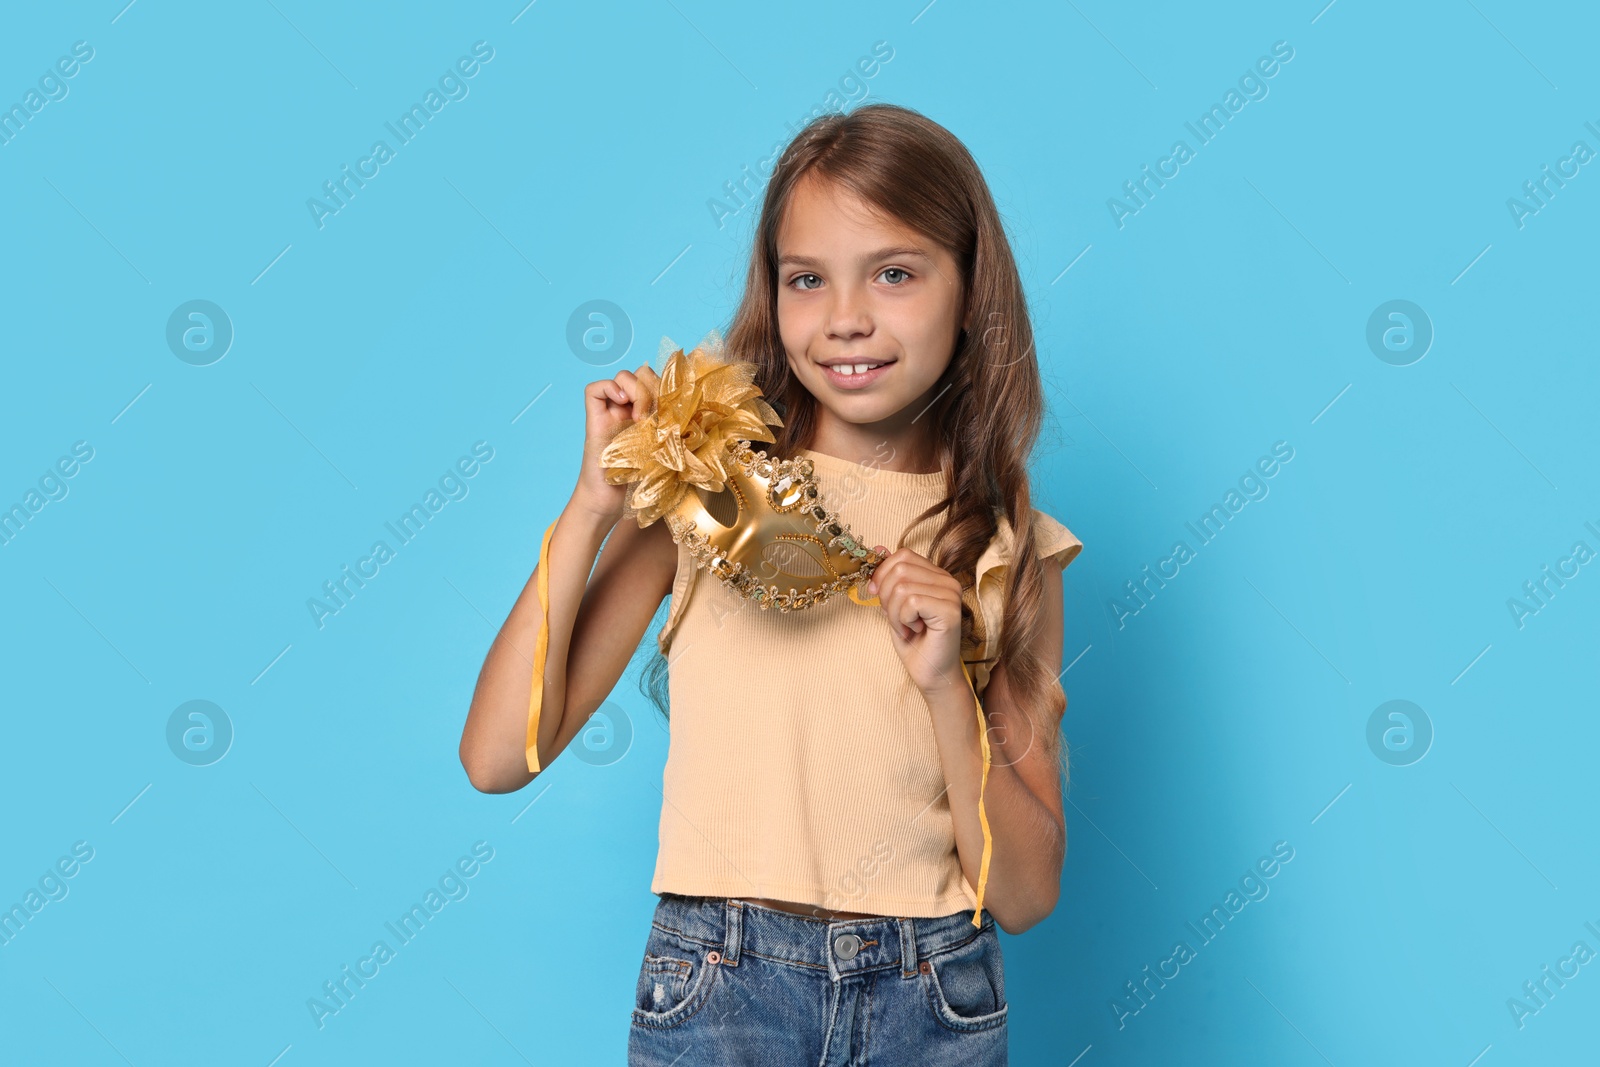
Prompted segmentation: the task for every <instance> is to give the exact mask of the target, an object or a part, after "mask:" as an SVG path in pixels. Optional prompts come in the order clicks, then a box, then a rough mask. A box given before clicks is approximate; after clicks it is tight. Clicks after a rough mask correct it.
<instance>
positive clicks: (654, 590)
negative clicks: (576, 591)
mask: <svg viewBox="0 0 1600 1067" xmlns="http://www.w3.org/2000/svg"><path fill="white" fill-rule="evenodd" d="M677 569H678V546H677V543H676V542H675V541H673V539H672V531H671V530H669V529H668V528H667V524H666V523H665V522H663V521H657V522H653V523H651V524H650V525H649V526H646V527H645V528H644V529H642V530H641V529H640V528H639V524H638V523H637V522H636V521H635V520H634V519H633V518H632V517H631V516H627V515H624V516H623V517H622V518H621V519H620V520H618V522H617V525H616V526H615V527H613V528H612V531H611V535H610V536H609V537H608V538H606V543H605V545H604V546H602V547H601V549H600V556H599V558H598V559H597V560H596V561H595V565H594V571H593V572H592V573H591V574H590V576H589V584H588V586H587V587H586V589H585V590H584V594H583V601H582V603H581V604H580V605H579V607H578V617H577V619H576V620H575V621H574V623H573V628H572V641H571V643H570V645H569V646H568V649H567V669H566V680H567V684H566V698H565V705H566V706H565V709H564V711H563V714H562V722H561V729H560V731H559V732H558V733H557V734H556V738H555V752H556V753H559V752H560V751H561V750H562V749H564V748H565V747H566V744H567V742H568V741H570V740H571V739H572V738H573V737H575V736H577V733H578V731H579V730H581V729H583V725H584V723H585V722H586V721H587V720H588V718H589V716H590V715H592V714H594V712H595V710H596V709H598V708H599V707H600V705H601V704H603V703H605V701H606V698H607V697H608V696H610V695H611V691H612V689H614V688H615V687H616V684H617V681H618V680H619V679H620V678H621V677H622V672H623V671H624V670H626V669H627V667H628V663H629V661H630V660H632V658H633V655H634V653H635V652H636V651H637V650H638V647H639V642H640V640H641V639H642V638H643V637H644V634H645V631H646V630H647V629H649V627H650V620H651V619H652V618H654V617H655V614H656V611H657V609H658V608H660V606H661V601H662V600H664V599H665V598H666V597H667V595H668V594H670V593H671V592H672V583H673V578H674V576H675V575H676V574H677ZM554 758H555V756H554V754H552V755H551V759H554Z"/></svg>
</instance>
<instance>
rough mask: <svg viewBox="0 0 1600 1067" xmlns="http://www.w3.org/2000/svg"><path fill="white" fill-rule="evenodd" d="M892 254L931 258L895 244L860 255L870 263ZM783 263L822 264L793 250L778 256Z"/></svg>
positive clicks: (921, 252)
mask: <svg viewBox="0 0 1600 1067" xmlns="http://www.w3.org/2000/svg"><path fill="white" fill-rule="evenodd" d="M894 256H921V257H922V258H923V259H932V258H933V257H932V256H930V255H928V253H927V252H926V251H924V250H923V249H921V248H917V247H915V246H913V245H895V246H893V247H891V248H879V249H876V250H874V251H871V252H868V253H867V254H866V255H864V256H862V257H861V262H863V263H871V262H874V261H876V260H880V259H890V258H892V257H894ZM785 264H793V265H794V266H797V267H820V266H822V260H820V259H814V258H812V257H811V256H801V255H796V254H795V253H793V252H788V253H785V254H784V255H782V256H780V257H779V258H778V266H780V267H781V266H784V265H785Z"/></svg>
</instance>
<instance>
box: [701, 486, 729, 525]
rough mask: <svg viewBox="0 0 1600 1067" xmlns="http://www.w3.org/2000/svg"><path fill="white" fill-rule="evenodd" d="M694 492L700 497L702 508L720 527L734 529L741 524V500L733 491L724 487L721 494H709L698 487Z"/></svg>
mask: <svg viewBox="0 0 1600 1067" xmlns="http://www.w3.org/2000/svg"><path fill="white" fill-rule="evenodd" d="M694 491H695V493H697V494H698V495H699V497H700V506H701V507H703V508H705V509H706V514H708V515H710V516H711V518H712V519H713V520H715V521H716V522H717V524H718V525H720V526H723V527H726V528H728V529H732V528H733V527H735V526H737V525H738V524H739V498H738V497H737V496H735V495H734V492H733V490H732V489H730V488H728V487H727V486H724V487H723V489H722V492H720V493H708V492H707V491H706V490H704V489H702V488H700V487H699V486H698V485H697V486H695V487H694Z"/></svg>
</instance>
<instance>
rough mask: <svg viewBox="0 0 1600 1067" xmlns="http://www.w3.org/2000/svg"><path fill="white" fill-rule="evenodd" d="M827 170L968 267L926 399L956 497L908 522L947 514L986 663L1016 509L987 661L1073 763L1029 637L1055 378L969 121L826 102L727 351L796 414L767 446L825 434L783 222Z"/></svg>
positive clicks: (1057, 755) (794, 148)
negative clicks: (981, 629) (793, 332)
mask: <svg viewBox="0 0 1600 1067" xmlns="http://www.w3.org/2000/svg"><path fill="white" fill-rule="evenodd" d="M813 173H814V174H815V175H816V176H818V177H819V178H823V179H826V180H828V181H831V182H835V183H838V184H839V185H840V186H841V187H843V188H845V189H848V190H849V191H851V192H852V193H854V194H855V195H856V196H858V197H860V198H861V199H862V200H864V201H865V202H866V203H868V204H870V205H872V206H874V207H876V208H877V209H878V210H880V211H882V212H884V213H885V214H887V215H888V216H890V217H892V218H894V219H896V220H898V221H899V222H900V223H901V224H903V225H905V226H907V227H909V228H910V229H912V230H914V231H916V232H917V233H919V234H923V235H925V236H926V237H928V238H929V239H930V240H933V241H936V242H938V243H939V244H940V245H942V246H943V247H944V248H946V249H947V250H949V252H950V253H951V254H952V255H953V256H954V258H955V260H956V262H957V264H959V266H960V269H961V281H962V287H961V291H962V294H963V299H964V301H965V303H964V306H963V308H962V321H966V322H970V323H971V324H972V328H971V329H970V330H966V329H964V330H962V332H961V335H960V337H959V338H958V339H957V341H956V347H955V352H954V354H953V356H952V357H951V360H950V365H949V366H948V367H947V368H946V369H945V372H944V375H943V376H942V377H941V378H940V379H939V382H938V389H937V394H936V399H935V400H934V402H933V404H932V405H931V406H930V407H929V409H928V410H927V411H926V412H925V414H926V415H928V416H929V417H930V419H931V420H932V424H933V426H934V427H935V434H936V437H937V440H938V450H939V462H940V466H941V467H942V468H943V470H944V474H945V484H946V485H947V486H948V487H949V495H948V496H947V497H946V498H945V500H943V501H942V502H940V503H939V504H936V505H934V506H933V507H931V508H929V509H928V510H927V511H925V512H924V513H923V514H922V515H920V516H918V518H917V519H916V520H915V521H914V522H913V523H912V524H911V526H908V528H907V530H908V531H909V530H910V528H911V527H913V526H915V525H917V524H918V523H920V522H922V521H924V520H925V519H928V518H931V517H933V516H936V515H938V514H940V513H943V514H944V515H945V522H944V525H943V526H942V527H941V528H940V529H939V530H938V532H937V534H936V535H935V537H934V539H933V543H932V547H931V548H930V550H929V551H930V553H931V554H930V557H929V558H930V559H931V560H932V562H933V563H934V564H936V565H937V566H939V567H941V568H943V569H944V570H946V571H948V572H950V574H952V575H954V576H955V577H956V578H957V579H958V580H959V581H960V582H961V583H962V586H963V589H964V590H965V594H964V596H963V604H962V611H961V632H962V647H963V656H964V658H966V659H967V662H968V663H973V662H977V660H976V659H975V658H973V657H974V656H975V654H976V650H977V641H976V637H977V635H975V633H974V626H975V619H974V616H973V613H972V610H971V604H970V602H969V601H970V600H971V597H972V590H971V587H972V582H973V571H974V568H975V566H976V564H977V562H978V557H979V556H980V555H982V554H983V551H984V549H985V548H987V547H988V545H989V543H990V541H991V540H992V538H993V537H994V535H995V533H996V531H997V530H998V528H999V526H998V517H999V516H1000V515H1004V516H1005V517H1006V519H1007V521H1008V522H1009V523H1010V525H1011V528H1012V531H1013V542H1012V547H1013V551H1012V562H1011V566H1010V567H1009V568H1007V578H1006V582H1005V611H1004V616H1003V621H1002V624H1001V634H1000V641H999V643H998V648H997V649H996V651H995V653H994V654H993V655H992V657H991V658H990V659H988V660H984V661H983V662H989V663H990V665H991V668H994V667H997V666H998V664H999V663H1000V662H1003V663H1004V664H1005V667H1006V682H1007V686H1008V688H1009V690H1010V694H1011V699H1012V701H1013V702H1014V704H1015V706H1016V707H1017V708H1019V709H1021V711H1022V713H1023V714H1024V715H1025V716H1026V718H1027V722H1026V724H1025V726H1024V730H1025V731H1027V732H1029V734H1030V736H1031V737H1032V738H1034V739H1036V741H1037V742H1038V743H1039V744H1041V745H1043V746H1044V748H1045V751H1046V752H1047V753H1049V754H1050V756H1051V757H1052V758H1054V759H1057V760H1058V761H1059V762H1060V765H1061V768H1062V770H1063V773H1065V770H1066V752H1065V746H1064V745H1063V744H1062V743H1061V737H1060V730H1059V726H1060V717H1061V713H1062V711H1063V710H1064V708H1065V706H1066V695H1065V694H1064V693H1063V692H1062V689H1061V686H1060V683H1059V681H1058V679H1056V678H1053V677H1051V675H1050V672H1049V670H1048V669H1047V668H1046V667H1045V666H1044V665H1043V664H1042V663H1041V662H1040V660H1039V658H1038V657H1037V656H1035V655H1032V654H1030V651H1029V649H1030V645H1031V643H1032V641H1033V639H1034V636H1035V634H1036V633H1037V631H1038V629H1039V627H1040V624H1041V623H1040V610H1039V609H1040V600H1041V597H1042V593H1043V565H1042V563H1041V561H1040V559H1039V557H1038V553H1037V549H1036V546H1035V544H1034V536H1033V522H1032V514H1033V512H1032V503H1031V495H1030V490H1029V483H1028V457H1029V454H1030V453H1031V452H1032V450H1033V446H1034V443H1035V441H1036V440H1037V438H1038V436H1039V429H1040V424H1041V421H1042V418H1043V400H1042V388H1041V384H1040V379H1039V366H1038V362H1037V360H1036V359H1035V356H1034V345H1033V329H1032V324H1031V322H1030V320H1029V316H1028V308H1027V301H1026V297H1025V295H1024V293H1023V289H1022V281H1021V279H1020V277H1019V276H1018V273H1017V266H1016V261H1015V259H1014V258H1013V256H1012V253H1011V246H1010V243H1009V242H1008V240H1007V239H1006V234H1005V230H1004V228H1003V227H1002V224H1001V219H1000V214H999V212H998V211H997V210H996V208H995V204H994V197H993V196H992V195H991V194H990V192H989V187H988V184H987V183H986V182H985V181H984V179H983V174H982V172H981V171H980V170H979V169H978V164H977V162H976V161H975V160H974V159H973V158H972V154H971V153H970V152H968V151H967V148H966V146H965V145H963V144H962V143H961V142H960V141H959V140H958V139H957V138H956V137H955V135H954V134H952V133H950V131H949V130H947V129H945V128H944V127H943V126H941V125H939V124H938V123H936V122H934V121H933V120H932V119H929V118H927V117H926V116H924V115H922V114H919V113H918V112H916V111H913V110H911V109H909V108H905V107H900V106H898V105H894V104H886V103H872V104H866V105H863V106H861V107H859V108H856V109H855V110H853V111H851V112H849V113H848V114H841V113H831V114H827V115H823V116H822V117H820V118H817V119H815V120H813V121H812V122H811V123H810V124H808V125H807V126H806V127H805V128H804V129H802V130H801V131H800V132H799V133H798V134H797V135H796V136H795V138H794V140H793V141H792V142H790V144H789V146H788V147H787V148H786V149H785V150H784V152H783V155H782V156H781V157H780V158H779V160H778V164H777V167H776V168H775V169H774V171H773V173H772V178H771V180H770V181H769V183H768V184H767V187H766V195H765V197H764V199H763V201H762V204H761V215H760V218H759V219H758V220H757V222H756V232H755V239H754V243H753V248H752V251H751V256H750V267H749V271H748V273H747V274H746V277H745V290H744V297H743V299H742V300H741V301H740V303H739V307H738V308H737V310H736V311H735V312H734V315H733V321H732V323H731V324H730V325H729V326H728V328H727V330H726V331H725V337H726V341H727V348H728V351H729V352H730V353H733V354H735V355H737V357H738V358H740V359H747V360H750V361H751V362H753V363H755V364H757V366H758V367H759V368H760V370H759V373H758V375H757V378H756V384H757V385H759V386H760V387H761V390H762V392H763V394H764V395H765V396H766V397H767V399H769V400H772V401H774V402H775V406H777V407H778V408H779V410H780V411H781V413H782V414H783V426H782V427H780V428H777V429H775V431H774V436H776V437H777V442H776V444H774V445H772V446H769V447H768V448H767V449H766V450H767V451H768V453H769V454H774V455H776V456H780V457H784V458H788V457H792V456H793V455H794V454H795V453H796V452H797V451H798V450H799V449H801V448H808V447H810V444H811V441H812V438H813V435H814V433H815V431H816V425H817V417H816V412H817V400H816V398H815V397H814V396H812V395H811V393H810V392H809V391H808V390H807V389H806V388H805V387H804V386H803V385H802V384H801V383H800V381H799V379H798V378H796V377H795V376H794V375H793V374H791V373H790V371H789V360H788V356H787V355H786V354H785V352H784V348H783V342H782V339H781V337H780V335H779V333H778V268H777V263H778V248H777V234H778V226H779V223H780V222H781V220H782V219H783V215H784V210H785V208H786V206H787V204H788V202H789V199H790V197H791V195H792V193H793V190H794V188H795V186H796V184H797V183H798V182H799V181H800V179H801V178H802V177H804V176H806V175H808V174H813ZM904 541H905V534H904V533H902V535H901V544H902V545H903V544H904ZM898 547H900V545H897V546H896V548H898ZM666 674H667V663H666V658H665V657H664V656H662V655H660V654H659V651H658V654H657V656H656V657H655V659H654V660H653V661H652V663H651V664H650V666H649V668H648V670H647V671H646V672H645V678H644V688H645V692H646V694H647V695H648V696H650V698H651V699H652V700H653V701H654V703H655V704H656V706H657V707H658V708H659V709H660V710H661V712H662V714H663V715H666V714H668V703H669V701H668V697H667V687H666V685H665V681H666ZM1005 725H1008V726H1009V725H1010V724H1005Z"/></svg>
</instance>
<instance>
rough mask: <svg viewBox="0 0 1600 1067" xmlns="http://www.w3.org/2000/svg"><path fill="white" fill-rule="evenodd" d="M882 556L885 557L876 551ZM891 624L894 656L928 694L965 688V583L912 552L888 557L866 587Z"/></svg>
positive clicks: (882, 548) (891, 554)
mask: <svg viewBox="0 0 1600 1067" xmlns="http://www.w3.org/2000/svg"><path fill="white" fill-rule="evenodd" d="M877 550H878V551H879V552H887V551H888V550H887V549H886V548H884V546H882V545H879V546H877ZM866 593H867V595H868V596H873V595H876V596H877V598H878V600H879V603H880V604H881V605H882V606H881V608H880V610H882V611H883V613H884V615H885V616H886V617H887V618H888V620H889V628H890V633H891V634H892V636H893V638H894V647H895V651H896V652H898V653H899V654H900V660H901V662H902V663H904V664H905V666H906V671H907V672H908V673H910V675H911V680H912V681H913V682H915V683H916V685H917V688H918V689H921V690H922V692H923V693H924V694H931V693H934V692H936V691H943V690H944V689H946V688H947V687H949V686H950V685H951V684H962V685H964V684H966V683H965V677H966V676H965V675H964V674H963V673H962V670H961V583H960V582H959V581H957V580H956V578H955V576H954V575H952V574H951V573H950V572H949V571H946V570H944V569H943V568H942V567H938V566H936V565H935V564H934V563H933V562H932V561H931V560H929V559H928V558H927V557H926V556H920V555H918V554H917V553H915V552H913V551H912V550H911V549H909V548H902V549H899V550H898V551H895V552H893V553H890V554H889V556H888V557H887V558H886V559H885V560H884V561H883V562H882V563H880V564H878V568H877V570H875V571H874V572H873V574H872V578H871V579H870V580H869V581H868V582H867V584H866Z"/></svg>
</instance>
